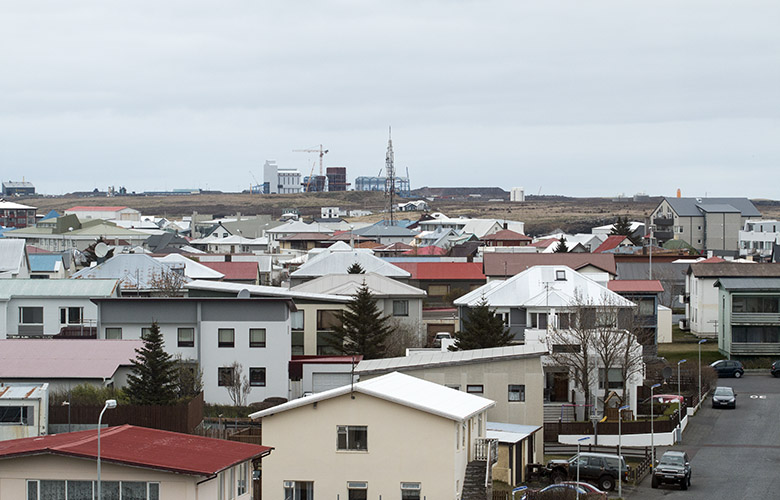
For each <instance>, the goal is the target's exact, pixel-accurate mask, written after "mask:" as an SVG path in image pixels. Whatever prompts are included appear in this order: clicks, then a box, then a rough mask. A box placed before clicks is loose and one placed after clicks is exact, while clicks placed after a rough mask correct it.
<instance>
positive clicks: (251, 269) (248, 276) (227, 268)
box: [201, 262, 258, 281]
mask: <svg viewBox="0 0 780 500" xmlns="http://www.w3.org/2000/svg"><path fill="white" fill-rule="evenodd" d="M201 264H203V265H204V266H206V267H208V268H211V269H213V270H215V271H217V272H220V273H222V274H224V275H225V277H224V278H223V279H224V280H226V281H230V280H242V281H247V280H253V281H254V280H256V279H257V270H258V265H257V262H201Z"/></svg>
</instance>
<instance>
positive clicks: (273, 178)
mask: <svg viewBox="0 0 780 500" xmlns="http://www.w3.org/2000/svg"><path fill="white" fill-rule="evenodd" d="M263 180H264V181H265V182H264V186H265V188H264V191H265V194H295V193H300V192H301V173H300V172H299V171H298V170H295V169H290V168H279V165H278V164H277V163H276V160H266V162H265V165H263Z"/></svg>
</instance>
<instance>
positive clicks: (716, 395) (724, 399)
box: [712, 387, 737, 408]
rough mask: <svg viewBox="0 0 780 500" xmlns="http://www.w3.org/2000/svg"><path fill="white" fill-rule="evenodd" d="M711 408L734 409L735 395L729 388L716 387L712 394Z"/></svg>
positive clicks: (735, 403)
mask: <svg viewBox="0 0 780 500" xmlns="http://www.w3.org/2000/svg"><path fill="white" fill-rule="evenodd" d="M712 407H713V408H736V407H737V393H736V392H734V389H732V388H731V387H716V388H715V392H713V393H712Z"/></svg>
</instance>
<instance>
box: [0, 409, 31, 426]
mask: <svg viewBox="0 0 780 500" xmlns="http://www.w3.org/2000/svg"><path fill="white" fill-rule="evenodd" d="M34 416H35V407H33V406H0V426H1V425H33V424H34Z"/></svg>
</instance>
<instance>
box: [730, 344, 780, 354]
mask: <svg viewBox="0 0 780 500" xmlns="http://www.w3.org/2000/svg"><path fill="white" fill-rule="evenodd" d="M731 354H732V355H734V354H736V355H743V356H769V355H771V356H778V355H780V343H770V342H732V343H731Z"/></svg>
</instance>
